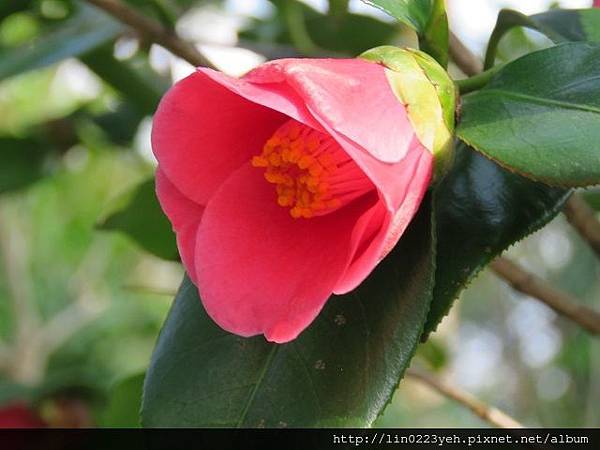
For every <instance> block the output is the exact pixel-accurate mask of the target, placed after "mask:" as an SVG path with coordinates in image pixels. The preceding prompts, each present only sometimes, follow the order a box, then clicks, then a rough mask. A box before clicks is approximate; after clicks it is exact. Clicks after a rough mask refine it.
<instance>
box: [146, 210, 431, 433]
mask: <svg viewBox="0 0 600 450" xmlns="http://www.w3.org/2000/svg"><path fill="white" fill-rule="evenodd" d="M430 220H431V208H430V207H429V200H428V199H426V200H425V202H424V204H423V207H422V208H421V211H420V213H419V214H418V216H417V217H416V218H415V220H414V221H413V222H412V224H411V226H410V228H409V230H408V231H407V233H406V234H405V235H404V236H403V237H402V239H401V241H400V243H399V245H398V246H397V247H396V249H395V250H394V251H393V252H392V253H391V254H390V255H389V256H388V257H387V258H386V259H385V260H384V261H383V262H382V263H381V264H380V265H379V267H378V268H377V270H376V271H375V272H374V273H373V274H371V276H370V277H369V278H368V279H367V281H365V282H364V283H363V284H362V285H361V286H360V287H359V288H358V289H357V290H355V291H354V292H352V293H350V294H347V295H345V296H342V297H333V298H331V299H330V300H329V302H328V303H327V305H326V306H325V308H324V310H323V311H322V312H321V313H320V314H319V317H318V318H317V320H315V322H314V323H313V324H312V325H311V326H310V327H309V328H308V329H307V330H305V331H304V332H303V333H302V334H301V335H300V337H299V338H297V339H296V340H294V341H292V342H290V343H287V344H284V345H277V344H271V343H268V342H266V341H265V339H264V338H263V337H262V336H257V337H254V338H249V339H248V338H241V337H238V336H235V335H233V334H229V333H227V332H225V331H223V330H222V329H220V328H219V327H218V326H217V325H216V324H215V323H214V322H212V320H211V319H210V318H209V317H208V316H207V315H206V313H205V311H204V309H203V308H202V306H201V303H200V299H199V298H198V294H197V290H196V288H195V287H194V286H193V285H192V284H191V283H190V281H189V280H188V279H187V278H186V279H185V280H184V282H183V284H182V286H181V288H180V291H179V293H178V295H177V298H176V299H175V302H174V304H173V307H172V309H171V312H170V313H169V316H168V318H167V321H166V322H165V325H164V327H163V329H162V331H161V334H160V337H159V340H158V343H157V346H156V349H155V351H154V354H153V357H152V362H151V364H150V368H149V371H148V375H147V378H146V382H145V386H144V399H143V403H142V424H143V425H144V426H146V427H158V426H205V427H206V426H220V427H227V426H243V427H256V426H265V427H283V426H290V427H309V426H366V425H370V424H372V423H373V421H374V420H375V419H376V418H377V416H378V415H379V414H380V413H381V411H382V410H383V408H384V407H385V405H386V404H387V402H388V401H389V400H390V398H391V396H392V393H393V392H394V390H395V388H396V386H397V384H398V382H399V380H400V378H401V376H402V373H403V372H404V370H405V368H406V366H407V365H408V363H409V361H410V359H411V357H412V355H413V353H414V351H415V348H416V346H417V343H418V341H419V337H420V336H421V331H422V326H423V323H424V320H425V317H426V314H427V311H428V310H429V302H430V299H431V290H432V284H433V271H434V253H433V248H434V240H433V238H432V229H431V224H430Z"/></svg>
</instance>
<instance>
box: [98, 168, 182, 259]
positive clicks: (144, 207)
mask: <svg viewBox="0 0 600 450" xmlns="http://www.w3.org/2000/svg"><path fill="white" fill-rule="evenodd" d="M116 203H117V205H118V206H117V207H115V209H117V208H119V207H121V208H120V209H118V211H117V212H115V213H113V214H111V215H110V216H109V217H108V218H107V219H105V220H104V221H102V222H101V223H100V224H99V225H98V228H99V229H101V230H114V231H121V232H123V233H125V234H126V235H127V236H129V237H130V238H132V239H133V240H134V241H135V242H136V243H138V244H139V245H140V246H141V247H142V248H143V249H145V250H147V251H148V252H150V253H152V254H154V255H156V256H158V257H159V258H163V259H170V260H176V259H178V253H177V246H176V244H175V235H174V233H173V231H172V229H171V224H170V222H169V220H168V219H167V218H166V216H165V215H164V214H163V212H162V209H161V207H160V204H159V203H158V199H157V198H156V193H155V191H154V179H150V180H148V181H146V182H144V183H142V184H140V185H139V186H137V187H136V188H135V189H134V190H133V191H131V192H129V193H127V194H125V195H124V196H123V197H122V198H120V199H118V200H117V201H116Z"/></svg>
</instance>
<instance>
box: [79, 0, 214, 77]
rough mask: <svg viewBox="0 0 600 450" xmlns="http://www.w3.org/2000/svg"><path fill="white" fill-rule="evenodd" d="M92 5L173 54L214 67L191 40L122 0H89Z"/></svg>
mask: <svg viewBox="0 0 600 450" xmlns="http://www.w3.org/2000/svg"><path fill="white" fill-rule="evenodd" d="M87 1H88V2H89V3H91V4H92V5H94V6H96V7H97V8H100V9H101V10H103V11H105V12H107V13H108V14H110V15H111V16H113V17H114V18H115V19H117V20H118V21H120V22H123V23H124V24H126V25H129V26H130V27H131V28H133V29H134V30H136V31H137V32H139V33H140V34H141V35H142V36H144V37H146V38H147V39H149V40H151V41H152V42H155V43H157V44H159V45H162V46H163V47H165V48H166V49H167V50H170V51H171V52H172V53H173V54H175V55H177V56H179V57H180V58H183V59H185V60H186V61H187V62H189V63H190V64H191V65H193V66H196V67H197V66H204V67H212V68H214V66H213V64H212V63H211V62H210V61H209V60H208V59H207V58H206V57H205V56H204V55H203V54H202V53H200V52H199V51H198V50H197V49H196V47H194V45H193V44H191V43H190V42H186V41H184V40H182V39H181V38H179V37H178V36H177V35H176V34H175V33H174V32H173V31H171V30H169V29H167V28H165V27H164V26H162V25H161V24H160V23H158V22H156V21H154V20H152V19H149V18H148V17H146V16H144V15H142V14H140V13H138V12H137V11H136V10H135V9H133V8H132V7H130V6H128V5H126V4H125V3H123V2H122V1H121V0H87Z"/></svg>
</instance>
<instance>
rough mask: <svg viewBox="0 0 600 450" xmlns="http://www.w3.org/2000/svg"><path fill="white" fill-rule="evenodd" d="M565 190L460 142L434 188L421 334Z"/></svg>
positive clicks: (552, 208)
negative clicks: (431, 254) (431, 266)
mask: <svg viewBox="0 0 600 450" xmlns="http://www.w3.org/2000/svg"><path fill="white" fill-rule="evenodd" d="M568 195H569V191H567V190H565V189H560V188H552V187H549V186H546V185H544V184H542V183H537V182H535V181H532V180H529V179H527V178H524V177H521V176H519V175H516V174H514V173H511V172H509V171H507V170H504V169H502V168H501V167H500V166H499V165H498V164H496V163H494V162H493V161H490V160H489V159H487V158H485V157H484V156H482V155H480V154H478V153H477V152H476V151H474V150H473V149H470V148H469V147H467V146H466V145H465V144H463V143H460V144H459V145H458V147H457V149H456V160H455V163H454V167H453V168H452V170H451V171H450V173H449V174H448V175H447V176H446V178H445V179H444V180H443V182H442V183H441V184H440V185H439V187H438V188H437V190H436V198H435V211H436V220H437V241H438V247H437V265H436V276H435V280H436V284H435V288H434V290H433V301H432V303H431V310H430V312H429V315H428V317H427V324H426V325H425V333H424V337H425V338H426V337H427V335H428V334H429V333H430V332H431V331H433V330H435V328H436V327H437V325H438V324H439V322H440V321H441V320H442V318H443V317H444V316H445V315H446V314H448V311H449V310H450V307H451V306H452V303H453V301H454V300H455V299H456V298H457V297H458V295H459V294H460V292H461V291H462V290H463V289H465V288H466V286H467V285H468V284H469V283H470V282H471V280H473V278H475V276H476V275H477V274H478V273H479V271H480V270H482V269H483V268H484V267H485V266H486V265H487V264H488V263H489V262H490V261H491V260H492V259H493V258H495V257H496V256H497V255H499V254H500V253H502V251H504V250H505V249H507V248H508V247H510V246H511V245H512V244H514V243H515V242H517V241H519V240H521V239H523V238H524V237H525V236H527V235H529V234H531V233H533V232H534V231H536V230H538V229H539V228H541V227H543V226H544V225H546V223H548V222H549V221H550V220H551V219H552V218H553V217H554V216H555V215H556V214H557V213H558V212H559V211H560V209H561V208H562V205H563V204H564V202H565V201H566V199H567V197H568Z"/></svg>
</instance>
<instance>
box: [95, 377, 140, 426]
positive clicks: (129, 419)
mask: <svg viewBox="0 0 600 450" xmlns="http://www.w3.org/2000/svg"><path fill="white" fill-rule="evenodd" d="M144 376H145V374H143V373H141V374H136V375H132V376H129V377H127V378H125V379H123V380H121V381H119V382H118V383H116V384H115V385H114V386H113V387H112V389H111V390H110V392H109V393H108V405H107V407H106V409H105V410H104V413H103V416H102V422H101V425H102V426H104V427H111V428H117V427H118V428H138V427H139V426H140V418H139V417H140V404H141V401H142V389H143V386H144Z"/></svg>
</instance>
